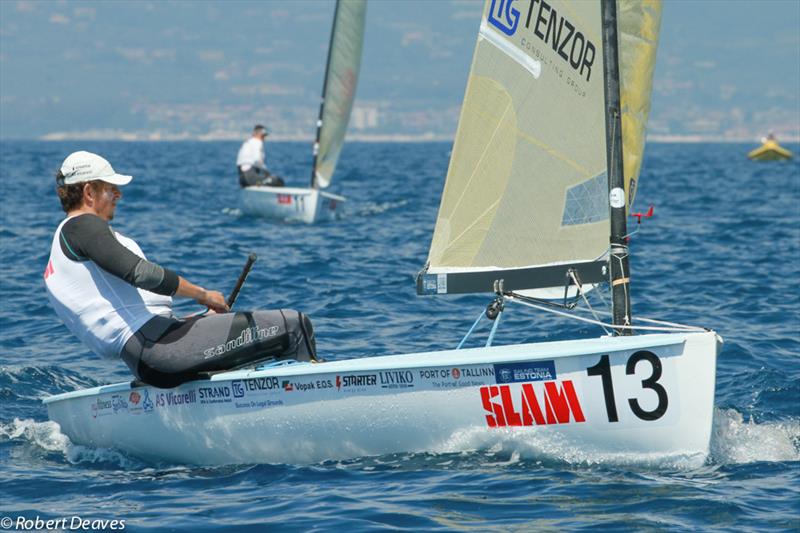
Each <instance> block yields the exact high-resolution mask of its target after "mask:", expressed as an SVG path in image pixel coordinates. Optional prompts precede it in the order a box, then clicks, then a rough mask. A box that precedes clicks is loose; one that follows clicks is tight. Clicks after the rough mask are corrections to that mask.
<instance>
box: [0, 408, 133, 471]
mask: <svg viewBox="0 0 800 533" xmlns="http://www.w3.org/2000/svg"><path fill="white" fill-rule="evenodd" d="M4 442H12V443H17V444H21V445H22V446H25V447H27V448H28V451H31V452H33V453H34V454H35V455H44V456H49V455H51V454H56V456H61V457H62V458H63V460H65V461H66V462H68V463H70V464H73V465H82V464H90V465H92V466H93V467H106V468H111V469H122V470H136V469H141V468H142V467H143V466H145V463H142V462H140V461H137V460H135V459H131V458H130V457H128V456H126V455H125V454H123V453H121V452H119V451H117V450H111V449H107V448H94V447H91V446H81V445H77V444H73V443H72V442H71V441H70V440H69V437H67V436H66V435H64V434H63V433H61V428H60V426H59V425H58V424H57V423H55V422H52V421H47V422H37V421H36V420H31V419H22V420H21V419H19V418H15V419H14V420H13V421H11V422H10V423H3V422H0V444H2V443H4Z"/></svg>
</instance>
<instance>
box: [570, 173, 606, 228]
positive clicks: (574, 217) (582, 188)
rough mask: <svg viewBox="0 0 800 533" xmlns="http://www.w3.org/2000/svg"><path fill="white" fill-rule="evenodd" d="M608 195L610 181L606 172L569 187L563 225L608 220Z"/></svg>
mask: <svg viewBox="0 0 800 533" xmlns="http://www.w3.org/2000/svg"><path fill="white" fill-rule="evenodd" d="M607 196H608V181H607V178H606V173H605V172H601V173H600V174H598V175H597V176H594V177H593V178H590V179H588V180H586V181H584V182H583V183H579V184H577V185H574V186H572V187H570V188H568V189H567V196H566V202H565V203H564V215H563V217H562V218H561V225H562V226H575V225H578V224H591V223H592V222H600V221H601V220H606V219H607V218H608V203H607V201H606V197H607Z"/></svg>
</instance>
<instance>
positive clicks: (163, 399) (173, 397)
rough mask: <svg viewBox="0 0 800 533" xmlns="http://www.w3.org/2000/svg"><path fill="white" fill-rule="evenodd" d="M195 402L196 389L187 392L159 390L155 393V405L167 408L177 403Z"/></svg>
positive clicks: (187, 403)
mask: <svg viewBox="0 0 800 533" xmlns="http://www.w3.org/2000/svg"><path fill="white" fill-rule="evenodd" d="M194 403H197V391H196V390H190V391H188V392H175V391H167V392H159V393H157V394H156V407H161V408H169V407H176V406H178V405H189V404H194Z"/></svg>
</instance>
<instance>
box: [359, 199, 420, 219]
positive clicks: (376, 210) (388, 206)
mask: <svg viewBox="0 0 800 533" xmlns="http://www.w3.org/2000/svg"><path fill="white" fill-rule="evenodd" d="M408 202H409V201H408V200H399V201H396V202H382V203H367V204H366V205H364V206H363V207H362V208H361V209H359V210H358V211H357V212H356V215H357V216H362V217H368V216H375V215H380V214H381V213H385V212H386V211H392V210H395V209H398V208H401V207H403V206H405V205H406V204H408Z"/></svg>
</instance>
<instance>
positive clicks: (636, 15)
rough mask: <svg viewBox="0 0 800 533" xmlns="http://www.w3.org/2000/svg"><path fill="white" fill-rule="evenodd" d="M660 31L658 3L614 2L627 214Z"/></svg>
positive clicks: (641, 150)
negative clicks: (615, 4) (615, 8)
mask: <svg viewBox="0 0 800 533" xmlns="http://www.w3.org/2000/svg"><path fill="white" fill-rule="evenodd" d="M660 27H661V2H660V0H617V28H618V33H617V35H618V40H619V75H620V99H621V107H622V161H623V164H624V176H625V191H626V193H627V194H626V198H627V207H628V210H629V211H630V208H631V206H632V205H633V199H634V197H635V196H636V188H637V184H638V182H639V169H640V168H641V165H642V154H643V153H644V141H645V126H646V125H647V116H648V115H649V114H650V94H651V92H652V88H653V72H654V71H655V66H656V48H657V47H658V34H659V29H660Z"/></svg>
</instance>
